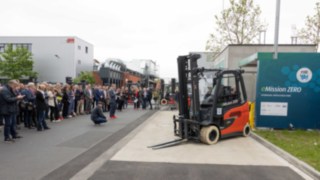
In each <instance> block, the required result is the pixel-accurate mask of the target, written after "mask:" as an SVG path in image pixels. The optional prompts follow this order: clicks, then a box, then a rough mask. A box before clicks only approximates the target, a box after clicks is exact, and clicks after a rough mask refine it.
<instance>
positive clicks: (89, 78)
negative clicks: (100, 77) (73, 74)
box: [73, 71, 95, 84]
mask: <svg viewBox="0 0 320 180" xmlns="http://www.w3.org/2000/svg"><path fill="white" fill-rule="evenodd" d="M81 81H86V82H87V83H89V84H94V83H95V79H94V77H93V74H92V72H90V71H87V72H83V71H82V72H81V73H80V75H79V76H78V77H77V78H75V79H74V80H73V82H74V83H76V84H77V83H80V82H81Z"/></svg>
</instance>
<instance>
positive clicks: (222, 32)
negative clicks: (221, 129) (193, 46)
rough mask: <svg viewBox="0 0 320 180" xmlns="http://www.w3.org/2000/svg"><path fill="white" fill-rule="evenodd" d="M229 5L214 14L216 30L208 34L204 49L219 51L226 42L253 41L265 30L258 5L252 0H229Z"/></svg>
mask: <svg viewBox="0 0 320 180" xmlns="http://www.w3.org/2000/svg"><path fill="white" fill-rule="evenodd" d="M230 5H231V6H230V8H228V9H225V10H223V11H222V12H221V14H220V15H219V16H218V15H216V16H215V23H216V25H217V28H216V32H214V33H212V34H210V37H209V40H208V41H207V45H206V50H210V51H212V52H213V53H219V52H220V51H221V50H222V49H223V48H224V47H225V46H227V45H228V44H248V43H255V42H257V37H258V36H259V32H260V31H262V30H265V28H266V25H264V24H262V23H261V22H260V14H261V10H260V7H259V6H258V5H254V4H253V0H239V1H235V0H230Z"/></svg>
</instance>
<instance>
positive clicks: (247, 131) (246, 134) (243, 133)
mask: <svg viewBox="0 0 320 180" xmlns="http://www.w3.org/2000/svg"><path fill="white" fill-rule="evenodd" d="M250 132H251V129H250V126H249V124H248V123H247V124H246V125H245V126H244V127H243V132H242V135H243V136H244V137H247V136H248V135H249V134H250Z"/></svg>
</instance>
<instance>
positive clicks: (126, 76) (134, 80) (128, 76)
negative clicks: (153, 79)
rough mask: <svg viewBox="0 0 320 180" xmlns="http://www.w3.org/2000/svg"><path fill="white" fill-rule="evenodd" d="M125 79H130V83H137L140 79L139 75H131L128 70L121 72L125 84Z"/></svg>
mask: <svg viewBox="0 0 320 180" xmlns="http://www.w3.org/2000/svg"><path fill="white" fill-rule="evenodd" d="M126 79H127V80H128V81H132V83H137V82H138V81H141V78H140V77H139V76H135V75H132V74H130V73H128V72H125V73H123V83H124V84H125V81H126Z"/></svg>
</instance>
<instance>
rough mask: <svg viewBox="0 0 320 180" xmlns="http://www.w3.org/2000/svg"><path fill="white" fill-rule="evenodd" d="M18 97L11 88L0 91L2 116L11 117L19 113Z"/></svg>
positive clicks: (0, 111) (0, 112)
mask: <svg viewBox="0 0 320 180" xmlns="http://www.w3.org/2000/svg"><path fill="white" fill-rule="evenodd" d="M16 96H17V95H16V94H15V93H14V91H13V89H11V88H10V87H9V86H7V85H6V86H4V87H3V88H2V89H1V90H0V114H1V115H9V114H12V113H17V112H18V104H17V101H18V99H17V97H16Z"/></svg>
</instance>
